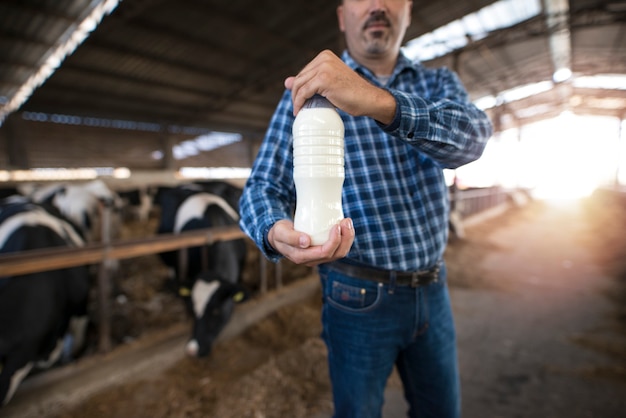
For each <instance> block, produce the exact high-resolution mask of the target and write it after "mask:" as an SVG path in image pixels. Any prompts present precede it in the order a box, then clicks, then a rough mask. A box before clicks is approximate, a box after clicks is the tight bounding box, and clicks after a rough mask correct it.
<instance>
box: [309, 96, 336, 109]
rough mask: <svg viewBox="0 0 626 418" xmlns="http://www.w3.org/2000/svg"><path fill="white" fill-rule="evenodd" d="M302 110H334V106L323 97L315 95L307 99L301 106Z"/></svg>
mask: <svg viewBox="0 0 626 418" xmlns="http://www.w3.org/2000/svg"><path fill="white" fill-rule="evenodd" d="M302 108H303V109H334V108H335V106H333V104H332V103H331V102H330V101H328V99H327V98H326V97H324V96H320V95H319V94H316V95H315V96H313V97H311V98H309V99H307V100H306V101H305V102H304V105H303V106H302Z"/></svg>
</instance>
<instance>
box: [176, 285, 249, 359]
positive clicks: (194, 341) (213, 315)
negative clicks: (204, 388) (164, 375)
mask: <svg viewBox="0 0 626 418" xmlns="http://www.w3.org/2000/svg"><path fill="white" fill-rule="evenodd" d="M180 294H181V296H183V298H184V299H185V300H186V302H187V303H188V305H189V308H190V310H191V312H192V313H193V333H192V336H191V339H190V340H189V342H188V343H187V346H186V352H187V354H188V355H190V356H194V357H205V356H207V355H208V354H209V353H210V352H211V348H212V346H213V343H214V342H215V340H216V339H217V336H218V335H219V333H220V332H221V331H222V329H223V328H224V326H225V325H226V324H227V323H228V320H229V319H230V317H231V315H232V313H233V309H234V305H235V303H239V302H243V301H244V300H246V299H247V298H248V297H249V292H248V291H247V290H246V289H245V288H244V287H243V286H242V285H240V284H235V283H231V282H229V281H227V280H224V279H221V278H219V277H215V276H212V275H210V274H203V275H201V276H200V277H199V278H198V279H197V280H196V281H195V283H194V285H193V287H192V288H191V290H186V289H185V288H181V290H180Z"/></svg>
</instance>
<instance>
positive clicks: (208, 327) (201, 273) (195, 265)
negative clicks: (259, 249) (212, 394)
mask: <svg viewBox="0 0 626 418" xmlns="http://www.w3.org/2000/svg"><path fill="white" fill-rule="evenodd" d="M227 186H228V187H226V186H225V189H227V190H229V191H232V189H231V188H232V187H234V186H230V185H227ZM239 193H241V189H239ZM158 200H159V202H158V204H159V205H160V207H161V222H160V225H159V229H158V233H180V232H183V231H189V230H197V229H203V228H211V227H217V226H225V225H236V224H237V221H238V219H239V215H238V213H237V211H236V210H235V209H233V207H232V206H231V205H229V204H228V203H227V202H226V200H225V199H223V198H222V197H220V196H217V195H215V194H212V193H206V192H204V191H203V188H202V187H198V186H197V185H194V186H192V187H187V186H181V187H175V188H172V189H169V190H161V193H160V195H159V198H158ZM179 254H180V253H179V252H178V251H173V252H169V253H162V254H160V256H161V259H162V260H163V262H164V263H165V264H166V265H168V266H169V267H170V268H171V269H172V270H173V271H174V272H175V273H174V275H175V281H176V283H177V286H178V289H179V294H180V295H181V296H182V297H183V298H184V300H185V301H186V303H187V306H188V308H189V311H190V313H191V314H192V315H193V318H194V321H193V322H194V325H193V332H192V336H191V338H190V341H189V342H188V344H187V353H188V354H189V355H192V356H198V357H203V356H206V355H208V354H209V353H210V351H211V347H212V345H213V343H214V341H215V339H216V338H217V336H218V334H219V333H220V331H221V330H222V328H223V327H224V325H226V323H227V322H228V320H229V319H230V316H231V314H232V312H233V309H234V303H236V302H240V301H242V300H244V299H245V298H246V296H247V292H246V291H245V289H244V288H243V287H242V286H241V285H240V278H241V272H242V270H243V265H244V262H245V258H246V245H245V242H244V240H243V239H236V240H230V241H218V242H216V243H214V244H212V245H210V246H209V247H208V248H207V249H206V250H205V254H206V262H205V263H204V267H203V261H202V257H203V255H202V248H201V247H194V248H189V249H188V250H187V251H186V255H185V256H184V259H185V260H186V262H185V263H184V264H185V265H184V268H183V269H182V270H181V269H180V268H179V267H180V260H179Z"/></svg>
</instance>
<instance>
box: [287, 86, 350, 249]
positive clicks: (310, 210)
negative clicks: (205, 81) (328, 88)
mask: <svg viewBox="0 0 626 418" xmlns="http://www.w3.org/2000/svg"><path fill="white" fill-rule="evenodd" d="M344 178H345V172H344V126H343V121H342V120H341V117H340V116H339V114H338V113H337V110H335V107H334V106H333V105H332V104H331V103H330V102H329V101H328V100H327V99H326V98H324V97H322V96H319V95H316V96H313V97H312V98H310V99H309V100H307V101H306V102H305V104H304V106H303V107H302V109H301V110H300V112H298V115H297V116H296V120H295V121H294V124H293V179H294V182H295V185H296V213H295V219H294V228H295V229H296V230H297V231H301V232H306V233H307V234H308V235H309V236H310V237H311V244H312V245H321V244H323V243H324V242H326V241H327V240H328V237H329V233H330V229H331V228H332V227H333V226H334V225H336V224H337V223H338V222H339V221H341V220H342V219H343V208H342V206H341V191H342V188H343V181H344Z"/></svg>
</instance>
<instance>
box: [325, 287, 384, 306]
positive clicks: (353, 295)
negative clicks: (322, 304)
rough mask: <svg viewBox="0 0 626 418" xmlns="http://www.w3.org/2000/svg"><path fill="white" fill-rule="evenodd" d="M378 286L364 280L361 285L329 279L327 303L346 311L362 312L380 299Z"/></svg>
mask: <svg viewBox="0 0 626 418" xmlns="http://www.w3.org/2000/svg"><path fill="white" fill-rule="evenodd" d="M380 297H381V296H380V286H378V284H377V283H373V282H371V283H370V282H366V283H363V285H359V284H352V283H344V282H341V281H337V280H331V281H330V289H329V292H328V303H329V304H330V305H332V306H334V307H336V308H339V309H342V310H344V311H348V312H364V311H368V310H371V309H374V308H375V307H376V305H377V304H378V302H379V301H380Z"/></svg>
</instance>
